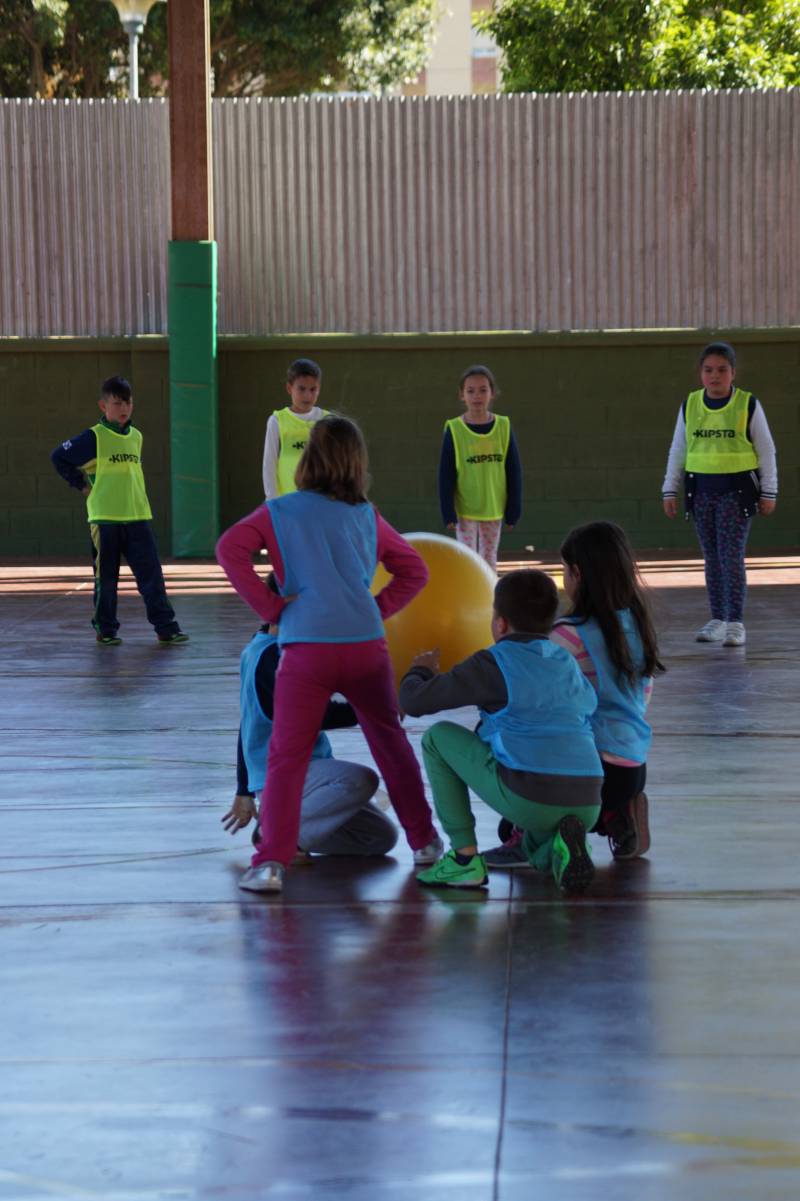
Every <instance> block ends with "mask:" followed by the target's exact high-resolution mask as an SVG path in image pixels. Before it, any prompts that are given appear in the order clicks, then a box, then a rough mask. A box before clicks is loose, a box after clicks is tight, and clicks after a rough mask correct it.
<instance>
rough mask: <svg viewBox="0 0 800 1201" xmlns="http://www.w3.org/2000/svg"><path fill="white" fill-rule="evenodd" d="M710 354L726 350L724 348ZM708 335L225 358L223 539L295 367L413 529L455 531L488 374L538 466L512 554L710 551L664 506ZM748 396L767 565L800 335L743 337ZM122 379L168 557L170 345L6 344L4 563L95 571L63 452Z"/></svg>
mask: <svg viewBox="0 0 800 1201" xmlns="http://www.w3.org/2000/svg"><path fill="white" fill-rule="evenodd" d="M708 336H710V335H708ZM708 336H707V335H706V334H704V333H700V334H697V333H688V332H684V331H657V332H653V333H648V332H637V333H609V334H605V335H603V334H566V335H556V334H552V335H521V334H484V335H445V334H442V335H429V336H416V335H415V336H405V335H395V336H387V337H375V338H348V337H344V336H338V335H336V336H333V335H332V336H325V335H317V336H313V337H304V338H265V339H244V338H242V339H238V338H227V339H221V340H220V348H219V398H220V399H219V405H220V413H219V433H220V492H221V496H220V504H221V520H222V525H223V527H225V526H226V525H228V524H230V523H231V522H232V521H234V520H235V519H236V518H237V517H239V516H241V515H242V514H243V513H245V512H247V511H248V510H249V509H251V508H253V507H255V505H257V504H258V503H259V501H260V499H261V483H260V480H261V453H262V447H263V435H264V426H265V424H266V419H267V416H268V415H269V413H270V412H271V411H272V409H273V408H274V407H277V406H279V405H281V404H282V403H283V397H284V395H285V393H284V391H283V383H282V380H283V377H284V374H285V370H286V367H287V365H288V363H289V362H290V361H291V360H292V359H293V358H296V357H298V356H299V355H301V354H304V355H310V356H311V357H313V358H315V359H317V360H318V362H319V363H320V364H321V366H322V369H323V373H324V378H323V390H322V400H323V403H324V404H325V406H326V407H328V408H336V409H338V410H340V411H343V412H345V413H348V414H350V415H351V416H353V417H355V418H356V419H357V420H358V421H359V422H360V423H361V424H362V426H363V428H364V431H365V433H366V435H367V438H368V441H369V445H370V453H371V457H372V475H373V481H374V482H373V489H372V495H373V498H374V499H375V501H376V503H377V504H378V505H379V506H380V507H381V509H382V511H383V512H384V513H385V515H386V516H387V517H388V519H389V520H391V521H392V522H393V523H394V524H396V525H397V526H398V527H399V528H400V529H404V530H411V529H419V528H428V529H434V530H435V529H439V528H440V526H439V516H438V505H437V499H436V464H437V460H438V452H439V444H440V439H441V429H442V425H443V422H444V420H445V419H446V418H447V417H448V416H452V415H453V414H455V413H457V412H458V411H459V409H458V401H457V380H458V376H459V374H460V372H461V371H462V369H463V368H464V367H466V366H468V365H469V364H470V363H473V362H486V363H488V364H489V366H490V367H491V368H492V369H493V370H494V372H495V374H496V375H497V377H498V380H499V382H500V386H501V388H502V392H503V396H502V399H501V400H500V402H499V403H498V406H497V407H498V409H499V410H500V411H503V412H506V413H508V414H509V415H510V416H511V419H512V422H513V425H514V428H515V430H516V433H517V437H518V439H519V442H520V447H521V450H522V454H523V464H524V469H525V507H524V515H523V520H522V522H521V523H520V526H519V527H518V529H517V530H516V531H514V533H513V534H511V535H506V536H505V538H504V543H503V545H504V546H505V547H506V548H507V549H509V550H510V549H520V548H522V547H524V546H525V545H528V544H533V545H535V546H536V547H537V549H541V550H543V549H550V548H553V547H555V546H557V545H558V542H559V540H560V539H561V537H562V536H563V534H564V533H565V531H566V530H567V529H569V528H570V526H572V525H574V524H576V523H577V522H579V521H584V520H589V519H591V518H594V517H608V518H613V519H614V520H617V521H620V522H621V523H622V524H623V525H624V526H625V527H626V528H627V529H628V530H629V532H630V533H631V536H632V537H633V539H634V541H635V543H636V544H637V545H638V546H639V547H643V548H644V547H646V548H653V547H686V548H688V547H692V548H693V547H694V539H693V532H692V530H691V527H689V526H687V525H686V524H685V523H684V522H683V521H676V522H669V521H667V520H666V518H664V517H663V515H662V511H661V503H660V499H659V494H660V487H661V481H662V478H663V472H664V465H665V462H666V454H667V448H668V446H669V441H670V438H671V434H672V428H673V425H674V422H675V416H676V413H677V409H678V405H679V403H680V400H681V399H682V397H683V396H684V395H685V393H686V392H687V391H688V390H689V389H690V388H691V387H692V386H693V385H694V382H695V362H696V357H697V351H698V349H699V347H700V346H701V345H702V344H703V343H704V342H705V341H706V340H708ZM728 336H729V337H730V339H731V340H732V341H733V342H734V344H735V345H736V346H737V349H738V351H739V359H740V364H739V372H738V380H739V382H740V384H741V385H742V386H743V387H749V388H751V389H752V390H754V391H755V392H756V394H757V395H758V396H759V397H761V398H762V399H763V401H764V404H765V408H766V412H767V416H768V418H769V421H770V425H771V427H772V430H773V433H774V435H775V439H776V442H777V444H778V462H779V469H780V479H781V496H780V501H779V506H778V511H777V512H776V514H775V516H774V517H772V518H770V519H768V520H767V519H763V518H761V519H759V520H757V521H756V522H755V524H754V530H753V535H752V539H751V546H752V547H754V548H755V547H770V546H772V547H789V546H793V545H796V544H797V543H798V541H800V487H799V485H800V436H799V435H800V405H799V404H798V395H797V392H798V389H797V381H798V378H800V330H788V331H786V330H785V331H778V330H770V331H758V330H756V331H745V332H741V331H730V332H729V335H728ZM113 372H121V373H122V374H125V375H128V377H129V378H130V379H131V382H132V384H133V387H134V399H135V404H136V417H135V419H136V421H137V424H139V425H140V427H141V428H142V430H143V432H144V435H145V471H146V475H147V480H148V489H149V491H150V495H151V501H152V503H153V509H154V513H155V514H156V528H157V532H158V534H159V537H160V539H161V542H162V546H163V547H164V548H165V553H166V550H167V548H168V546H169V539H168V534H169V528H168V526H169V523H168V481H169V412H168V361H167V350H166V340H165V339H161V338H137V339H127V340H126V339H120V340H117V341H95V342H90V341H84V340H68V339H57V340H54V341H48V342H25V343H22V342H14V341H12V340H7V341H3V340H0V396H1V397H2V401H3V410H4V416H5V421H4V426H5V432H6V441H5V445H4V446H3V447H2V450H0V496H1V497H2V499H3V502H4V504H3V509H4V511H5V516H4V517H3V519H2V521H3V524H2V525H0V554H3V555H16V556H19V555H25V556H36V555H55V554H62V555H76V554H77V555H80V554H82V553H84V550H85V545H86V544H85V517H84V512H83V503H82V500H81V498H79V497H78V496H77V495H75V496H73V495H72V494H70V493H69V492H68V491H67V489H66V488H65V487H64V486H63V485H62V484H61V482H60V481H59V479H58V478H57V477H56V475H55V473H53V472H52V469H51V467H50V464H49V459H48V456H49V452H50V450H51V449H52V448H53V446H55V445H56V444H57V443H58V442H59V441H61V440H63V439H64V438H65V437H67V436H69V435H70V434H74V433H77V432H78V431H79V430H81V429H82V428H85V426H86V425H88V424H89V423H90V422H91V421H93V420H94V417H95V413H96V412H97V409H96V400H95V396H96V391H97V384H98V382H99V381H100V380H101V379H102V378H103V376H104V375H110V374H112V373H113Z"/></svg>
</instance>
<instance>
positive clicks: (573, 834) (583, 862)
mask: <svg viewBox="0 0 800 1201" xmlns="http://www.w3.org/2000/svg"><path fill="white" fill-rule="evenodd" d="M552 867H553V878H554V879H555V882H556V884H557V885H558V886H559V888H563V890H564V892H583V891H584V890H585V889H586V888H588V887H589V885H590V884H591V882H592V880H593V879H594V864H593V863H592V856H591V854H590V851H589V847H588V846H587V843H586V827H585V826H584V824H583V822H582V821H581V820H580V818H579V817H575V816H574V815H573V814H570V815H569V816H567V817H562V819H561V821H560V822H559V823H558V830H557V831H556V835H555V838H554V839H553V852H552Z"/></svg>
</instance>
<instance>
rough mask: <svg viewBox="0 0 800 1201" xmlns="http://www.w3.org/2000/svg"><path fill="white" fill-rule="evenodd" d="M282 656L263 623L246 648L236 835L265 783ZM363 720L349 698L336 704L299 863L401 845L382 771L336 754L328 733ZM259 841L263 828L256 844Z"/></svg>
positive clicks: (305, 807)
mask: <svg viewBox="0 0 800 1201" xmlns="http://www.w3.org/2000/svg"><path fill="white" fill-rule="evenodd" d="M279 657H280V650H279V647H278V640H277V637H276V636H275V634H273V633H271V632H270V628H269V627H268V626H262V628H261V630H260V631H259V632H258V633H257V634H256V635H255V636H254V637H253V638H252V639H251V641H250V642H249V643H248V644H247V646H246V647H245V648H244V650H243V651H242V655H241V659H240V691H239V704H240V725H239V743H238V748H237V756H236V758H237V764H236V777H237V781H236V796H235V797H234V800H233V803H232V805H231V807H230V809H229V810H228V812H227V813H226V814H225V815H224V817H223V818H222V822H223V825H224V826H225V829H226V830H228V831H230V833H231V834H235V833H236V831H237V830H241V829H243V828H244V827H245V826H247V825H248V824H249V822H250V821H251V820H252V819H253V818H254V817H255V816H256V802H255V794H256V793H260V792H261V791H262V789H263V787H264V781H265V778H266V772H267V748H268V746H269V739H270V734H271V732H272V719H273V711H274V710H273V706H274V695H275V673H276V672H277V670H278V663H279ZM357 724H358V723H357V720H356V715H355V713H354V711H353V709H352V708H351V706H350V705H348V704H347V703H346V702H343V701H342V702H338V701H330V702H329V703H328V708H327V710H326V712H325V716H324V718H323V722H322V730H321V731H320V733H319V735H318V737H317V741H316V742H315V744H314V751H313V754H312V758H311V762H310V764H309V767H308V773H307V775H306V780H305V784H304V786H303V799H302V804H301V810H300V836H299V837H300V842H299V845H298V848H297V857H296V859H295V862H305V861H307V860H308V859H309V857H310V856H311V855H312V854H317V855H359V856H364V855H386V854H388V853H389V851H391V849H392V847H393V846H394V845H395V843H396V842H397V829H396V827H395V825H394V823H393V822H392V821H391V819H390V818H388V817H387V816H386V814H384V813H382V812H381V810H380V809H379V808H378V807H377V805H375V804H374V803H373V802H372V798H373V797H374V795H375V792H376V789H377V787H378V776H377V775H376V773H375V772H374V771H373V770H372V769H371V768H369V767H364V766H363V765H362V764H360V763H348V762H346V761H345V760H342V759H334V757H333V751H332V749H331V744H330V742H329V741H328V739H327V737H326V736H325V734H324V733H323V731H324V730H334V729H345V728H349V727H352V726H355V725H357ZM258 841H259V827H258V825H256V828H255V833H254V834H253V842H254V843H255V844H257V843H258Z"/></svg>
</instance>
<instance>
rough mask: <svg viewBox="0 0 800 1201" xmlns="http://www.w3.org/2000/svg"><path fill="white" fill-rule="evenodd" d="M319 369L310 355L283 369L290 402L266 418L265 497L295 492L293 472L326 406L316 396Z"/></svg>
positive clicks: (271, 498) (320, 383) (268, 498)
mask: <svg viewBox="0 0 800 1201" xmlns="http://www.w3.org/2000/svg"><path fill="white" fill-rule="evenodd" d="M321 387H322V371H321V369H320V367H319V365H318V364H317V363H315V362H314V360H313V359H295V361H294V362H293V363H292V365H291V366H290V367H289V370H288V371H287V372H286V391H287V392H288V393H289V397H290V399H291V404H289V405H287V406H286V408H285V409H276V410H275V412H274V413H273V414H272V416H271V417H270V418H269V420H268V421H267V434H266V437H265V439H264V463H263V467H262V474H263V477H264V495H265V497H266V498H267V500H274V499H275V497H276V496H285V495H286V493H287V492H295V491H296V488H295V482H294V473H295V471H297V465H298V463H299V462H300V457H301V455H302V453H303V451H304V450H305V448H306V443H307V442H308V436H309V434H310V433H311V431H312V429H313V428H314V425H315V423H316V422H317V421H319V419H320V417H324V416H325V410H324V409H321V408H319V406H318V405H317V399H318V398H319V391H320V388H321Z"/></svg>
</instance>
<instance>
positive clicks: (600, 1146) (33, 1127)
mask: <svg viewBox="0 0 800 1201" xmlns="http://www.w3.org/2000/svg"><path fill="white" fill-rule="evenodd" d="M169 577H170V587H171V592H172V594H173V596H174V600H175V604H176V608H177V610H178V616H179V618H180V620H181V622H182V624H183V625H184V627H185V628H186V629H187V630H188V631H189V632H190V633H191V635H192V642H191V643H190V644H189V645H188V646H186V647H175V648H169V649H165V648H161V647H159V646H157V645H156V644H155V642H154V640H153V638H152V637H151V635H150V633H149V627H147V626H146V623H145V622H144V616H143V612H142V610H141V606H140V603H139V601H138V599H137V598H136V597H135V596H133V595H126V596H125V597H124V599H123V601H122V605H121V616H122V619H123V623H124V625H123V630H122V631H121V632H122V634H123V636H124V637H125V642H124V644H123V645H122V646H121V647H119V648H117V649H111V648H99V647H97V646H96V645H95V644H94V642H93V640H92V632H91V630H90V629H89V627H88V624H87V621H88V610H89V603H90V602H89V595H88V592H89V589H88V587H87V585H86V576H85V572H84V571H83V569H82V568H72V569H70V568H66V567H57V568H46V567H39V568H36V569H34V568H25V567H7V568H5V569H3V570H2V571H0V594H1V595H0V619H1V620H0V627H1V628H2V633H3V646H4V656H3V666H2V680H1V685H0V686H1V688H2V699H1V702H0V703H1V704H2V712H1V713H0V726H1V727H2V742H3V774H2V797H1V798H0V831H1V832H2V837H1V839H0V954H1V955H2V959H1V961H0V962H2V969H1V971H2V992H1V994H0V995H1V996H2V1013H3V1016H2V1023H0V1072H1V1073H2V1075H1V1078H2V1090H0V1198H2V1199H3V1201H10V1199H14V1201H45V1199H47V1201H53V1198H56V1199H58V1201H85V1199H87V1198H91V1199H99V1198H102V1199H103V1201H155V1199H157V1198H158V1199H160V1198H169V1199H173V1201H174V1199H181V1201H183V1199H187V1201H192V1199H195V1198H197V1199H200V1198H203V1199H209V1201H211V1199H214V1201H218V1199H222V1201H227V1199H236V1201H259V1199H261V1198H273V1197H275V1198H283V1197H285V1198H290V1199H291V1198H313V1199H314V1201H317V1199H319V1201H327V1199H332V1198H336V1199H338V1198H342V1199H348V1201H351V1199H352V1201H383V1199H384V1198H385V1199H387V1201H388V1199H391V1198H395V1197H398V1198H399V1197H403V1198H409V1197H424V1198H426V1201H427V1199H432V1201H437V1199H438V1198H441V1199H443V1201H444V1199H449V1198H463V1197H468V1198H470V1199H471V1201H532V1199H533V1201H538V1199H539V1198H542V1199H544V1198H547V1201H584V1199H589V1198H592V1199H594V1198H597V1197H600V1198H603V1201H617V1199H624V1201H628V1199H631V1201H633V1199H636V1201H662V1199H666V1198H669V1199H670V1201H671V1199H673V1198H674V1199H676V1201H677V1199H680V1201H700V1199H702V1201H716V1199H718V1198H719V1199H722V1198H724V1199H725V1201H740V1199H741V1201H753V1199H755V1198H757V1199H759V1201H762V1199H765V1201H779V1199H780V1201H784V1199H785V1201H789V1199H792V1201H796V1198H797V1197H798V1195H799V1194H800V1128H799V1121H800V1119H798V1114H800V1004H798V998H800V956H799V955H798V928H799V926H800V904H799V902H800V871H799V870H798V859H799V857H800V856H799V853H798V846H799V844H798V836H797V827H798V822H800V794H799V783H798V781H799V779H800V739H799V737H798V734H799V732H800V699H799V697H800V690H798V659H800V640H798V635H797V629H798V622H800V589H798V587H797V584H798V583H799V582H800V563H798V560H796V559H786V558H784V559H770V558H769V557H765V558H763V559H762V560H760V561H759V562H758V563H755V564H754V567H753V571H752V575H751V578H752V580H753V587H752V588H751V593H750V602H749V612H748V632H749V638H750V641H749V645H748V647H747V650H746V651H740V650H723V649H722V648H721V647H719V646H702V645H698V644H696V643H694V642H693V641H692V631H693V629H694V628H695V627H696V626H697V625H698V624H700V623H701V622H702V621H703V620H705V609H704V600H703V592H702V588H701V586H700V584H701V579H700V575H699V572H698V567H697V564H693V563H692V562H691V561H688V560H687V561H677V560H671V561H669V562H664V563H659V562H652V563H651V564H650V565H649V566H648V577H649V580H650V583H651V586H652V587H653V590H654V595H655V601H656V605H657V609H658V615H659V623H660V627H661V630H662V632H663V649H664V653H665V658H666V661H667V663H668V666H669V674H668V675H667V676H666V677H664V678H663V680H660V681H659V683H658V685H657V690H656V695H655V699H654V702H653V710H652V715H653V720H654V725H655V728H656V740H655V746H654V750H653V754H652V757H651V760H650V765H649V771H650V782H649V786H648V792H649V794H650V797H651V807H652V814H653V848H652V852H651V855H650V856H649V858H648V859H647V860H644V861H639V862H635V863H633V864H628V865H621V864H614V863H613V862H611V861H610V860H609V856H608V852H607V850H606V849H605V848H604V847H603V846H602V845H601V844H600V843H599V842H598V841H597V840H595V852H596V853H595V858H596V862H597V864H598V873H597V880H596V885H595V887H594V888H593V890H592V892H591V893H590V894H589V895H588V896H586V897H585V898H581V899H575V900H565V899H563V898H562V897H560V896H559V895H557V893H556V891H555V889H554V887H553V886H552V884H551V883H550V882H549V881H548V880H547V879H543V878H540V877H538V876H536V875H533V874H528V873H526V874H522V875H517V876H515V877H514V878H513V879H511V878H509V877H508V876H503V875H499V874H496V875H494V876H493V877H492V881H491V888H490V890H489V893H488V896H486V897H477V898H476V897H475V896H474V895H469V896H464V895H444V896H442V895H435V894H431V893H430V892H423V891H421V890H420V889H419V888H418V887H417V885H416V883H415V882H414V879H413V874H412V870H411V860H410V853H409V852H408V851H407V849H406V848H405V847H403V848H400V849H398V851H397V853H396V855H394V856H393V857H392V858H390V859H387V860H384V861H380V862H373V863H357V862H355V863H354V862H342V861H339V862H332V861H324V860H318V861H317V862H315V863H314V864H313V866H311V867H308V868H302V869H297V870H295V871H294V872H292V874H291V875H290V877H289V879H288V882H287V887H286V890H285V892H284V894H283V896H282V897H280V898H260V897H258V896H253V895H252V894H244V893H242V892H240V891H239V889H238V888H237V884H236V881H237V877H238V874H239V872H240V871H241V869H242V868H243V866H244V865H245V864H246V863H247V860H248V843H247V841H246V836H245V835H243V834H240V835H238V836H237V837H236V838H230V837H229V836H228V835H225V834H224V833H223V832H222V827H221V826H220V822H219V818H220V816H221V814H222V813H223V812H224V809H225V807H226V806H227V802H228V801H229V800H230V798H231V796H232V795H233V791H234V787H233V785H234V771H233V762H234V751H235V734H236V724H237V660H238V652H239V650H240V648H241V646H242V645H243V643H244V642H245V640H246V639H247V638H248V637H249V635H250V633H251V632H252V630H253V629H254V627H255V624H256V622H255V621H254V620H253V619H252V617H251V615H249V613H248V611H247V610H245V608H244V607H243V606H242V605H241V603H240V602H239V601H238V599H237V598H235V597H234V596H233V595H231V594H230V593H229V592H227V591H226V590H225V588H224V585H223V583H222V581H221V580H220V577H219V575H218V573H217V572H216V571H215V569H213V568H211V567H208V566H196V565H191V564H182V565H179V566H176V567H175V568H173V569H171V570H170V573H169ZM472 716H473V715H472V714H471V713H470V712H468V711H459V713H458V715H457V717H458V720H463V721H464V722H469V721H471V720H472ZM423 729H424V725H423V723H422V722H416V721H415V722H413V723H410V732H411V735H412V738H413V739H414V740H415V743H416V744H417V745H418V741H419V737H420V735H421V733H422V731H423ZM334 742H335V745H336V751H337V753H338V754H340V755H342V756H349V757H352V758H364V757H365V751H364V747H363V745H362V743H361V740H360V737H359V735H358V734H357V733H352V732H347V733H344V734H337V735H335V736H334ZM479 821H480V833H481V835H482V838H483V842H484V844H488V843H491V842H492V835H493V827H494V821H493V819H492V816H491V814H490V813H489V812H488V811H487V810H486V809H483V808H481V810H480V816H479Z"/></svg>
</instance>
